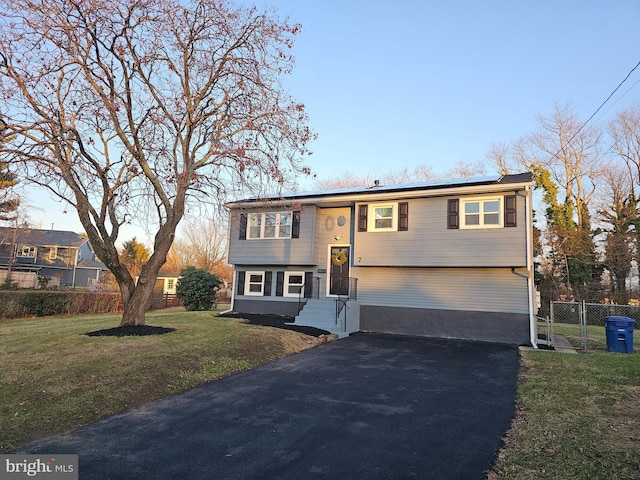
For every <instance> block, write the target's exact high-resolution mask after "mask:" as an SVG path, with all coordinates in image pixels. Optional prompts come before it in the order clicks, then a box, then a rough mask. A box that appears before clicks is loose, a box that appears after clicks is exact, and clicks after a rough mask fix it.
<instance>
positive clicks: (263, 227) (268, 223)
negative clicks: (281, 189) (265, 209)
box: [247, 212, 293, 239]
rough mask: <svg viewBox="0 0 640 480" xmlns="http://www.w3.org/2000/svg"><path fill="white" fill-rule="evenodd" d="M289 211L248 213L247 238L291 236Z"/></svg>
mask: <svg viewBox="0 0 640 480" xmlns="http://www.w3.org/2000/svg"><path fill="white" fill-rule="evenodd" d="M292 218H293V214H292V213H291V212H269V213H250V214H249V215H248V218H247V220H248V229H247V238H250V239H256V238H291V225H292Z"/></svg>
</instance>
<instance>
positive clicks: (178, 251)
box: [167, 218, 229, 279]
mask: <svg viewBox="0 0 640 480" xmlns="http://www.w3.org/2000/svg"><path fill="white" fill-rule="evenodd" d="M227 234H228V232H227V228H225V227H223V226H222V222H221V221H216V220H214V219H210V218H196V219H187V220H186V221H185V222H184V223H183V224H182V225H181V226H180V233H179V234H178V236H177V237H176V240H175V241H174V242H173V245H172V246H171V250H170V251H169V254H168V255H167V266H170V268H171V269H173V270H175V271H178V272H179V271H181V270H183V269H184V268H186V267H189V266H193V267H196V268H201V269H203V270H206V271H207V272H209V273H215V274H216V275H218V276H220V277H221V278H225V279H227V278H228V273H229V272H225V269H224V268H222V266H224V261H225V255H226V247H227ZM219 273H227V275H225V276H224V277H223V276H221V275H219Z"/></svg>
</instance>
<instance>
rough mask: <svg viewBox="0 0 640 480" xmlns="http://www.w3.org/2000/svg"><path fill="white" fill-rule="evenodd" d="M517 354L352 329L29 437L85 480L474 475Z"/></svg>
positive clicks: (504, 404) (506, 409)
mask: <svg viewBox="0 0 640 480" xmlns="http://www.w3.org/2000/svg"><path fill="white" fill-rule="evenodd" d="M518 358H519V356H518V349H517V348H516V347H513V346H505V345H494V344H487V343H474V342H462V341H455V340H436V339H427V338H416V337H403V336H392V335H378V334H356V335H352V336H351V337H349V338H346V339H343V340H340V341H336V342H330V343H327V344H323V345H320V346H319V347H316V348H313V349H311V350H307V351H304V352H301V353H299V354H296V355H292V356H290V357H287V358H284V359H281V360H278V361H276V362H273V363H270V364H268V365H264V366H262V367H259V368H256V369H254V370H251V371H247V372H243V373H240V374H237V375H233V376H231V377H228V378H225V379H222V380H219V381H216V382H212V383H209V384H207V385H203V386H201V387H198V388H195V389H193V390H190V391H188V392H186V393H184V394H181V395H177V396H174V397H171V398H167V399H164V400H161V401H158V402H154V403H151V404H148V405H145V406H143V407H141V408H137V409H135V410H131V411H128V412H126V413H123V414H120V415H116V416H113V417H109V418H105V419H103V420H100V421H98V422H95V423H92V424H90V425H87V426H85V427H82V428H80V429H77V430H74V431H71V432H68V433H65V434H62V435H57V436H54V437H50V438H47V439H44V440H40V441H37V442H35V443H32V444H30V445H28V446H27V447H26V448H25V449H23V450H22V451H21V452H20V453H42V454H62V453H74V454H79V459H80V468H79V473H80V478H86V479H92V480H93V479H106V478H110V479H170V478H176V479H212V480H215V479H225V480H227V479H269V480H273V479H303V478H304V479H313V478H327V479H328V478H331V479H335V478H340V479H351V478H352V479H376V478H378V479H407V478H418V479H430V478H433V479H454V478H455V479H458V478H459V479H465V480H468V479H476V478H477V479H480V478H485V477H486V471H487V470H488V469H490V468H491V465H492V463H493V461H494V459H495V456H496V454H497V450H498V449H499V448H500V446H501V443H502V436H503V435H504V433H505V432H506V430H507V429H508V428H509V425H510V422H511V419H512V417H513V415H514V413H515V394H516V381H517V374H518V365H519V363H518V362H519V360H518Z"/></svg>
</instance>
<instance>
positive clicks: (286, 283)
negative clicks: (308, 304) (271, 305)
mask: <svg viewBox="0 0 640 480" xmlns="http://www.w3.org/2000/svg"><path fill="white" fill-rule="evenodd" d="M294 275H299V276H301V277H302V283H294V284H290V283H289V278H290V277H292V276H294ZM290 286H296V287H297V286H299V287H300V293H304V292H303V290H302V289H303V288H304V272H284V286H283V292H282V294H283V296H285V297H295V298H298V297H299V296H300V293H289V287H290Z"/></svg>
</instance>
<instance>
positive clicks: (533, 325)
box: [524, 185, 538, 348]
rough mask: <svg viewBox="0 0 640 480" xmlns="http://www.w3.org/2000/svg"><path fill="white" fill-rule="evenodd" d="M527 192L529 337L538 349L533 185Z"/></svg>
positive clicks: (532, 344) (528, 187) (526, 231)
mask: <svg viewBox="0 0 640 480" xmlns="http://www.w3.org/2000/svg"><path fill="white" fill-rule="evenodd" d="M524 191H525V196H524V202H525V214H526V217H527V221H526V224H527V225H526V226H527V228H526V229H525V235H526V238H527V286H528V288H527V291H528V296H529V335H530V337H531V338H530V341H531V346H532V347H533V348H538V331H537V330H538V328H537V319H536V315H535V312H534V311H533V302H534V295H533V290H534V287H535V286H534V284H533V242H532V236H533V212H532V205H529V203H531V202H529V203H527V200H528V199H530V198H531V195H532V194H531V185H527V186H526V187H525V189H524Z"/></svg>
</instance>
